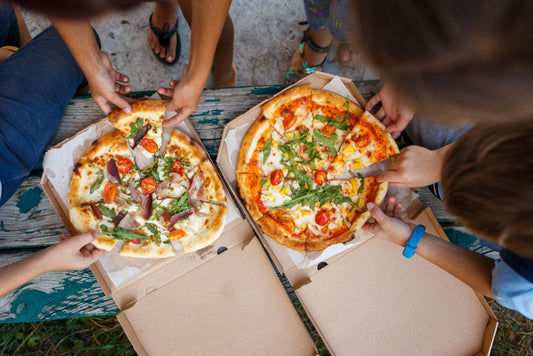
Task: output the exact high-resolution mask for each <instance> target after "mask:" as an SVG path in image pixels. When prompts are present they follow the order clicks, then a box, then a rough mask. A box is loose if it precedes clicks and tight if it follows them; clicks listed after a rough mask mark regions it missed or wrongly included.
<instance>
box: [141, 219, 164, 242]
mask: <svg viewBox="0 0 533 356" xmlns="http://www.w3.org/2000/svg"><path fill="white" fill-rule="evenodd" d="M144 226H146V228H147V229H148V231H150V232H151V233H152V234H153V235H154V242H155V243H158V244H159V243H161V234H160V233H159V230H157V227H156V226H155V225H154V224H152V223H146V224H144Z"/></svg>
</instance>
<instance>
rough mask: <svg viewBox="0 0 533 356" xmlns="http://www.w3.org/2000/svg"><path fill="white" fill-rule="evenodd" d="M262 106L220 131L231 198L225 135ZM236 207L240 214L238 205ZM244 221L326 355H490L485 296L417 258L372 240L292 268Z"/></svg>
mask: <svg viewBox="0 0 533 356" xmlns="http://www.w3.org/2000/svg"><path fill="white" fill-rule="evenodd" d="M332 78H333V76H331V75H329V74H325V73H315V74H313V75H311V76H308V77H306V78H305V79H303V80H302V81H300V82H298V83H296V84H295V85H303V84H310V85H311V86H312V87H313V88H314V89H321V88H322V87H324V86H325V85H326V84H327V83H328V82H329V81H330V80H331V79H332ZM343 82H344V83H345V84H346V85H347V87H348V88H349V90H350V91H351V92H352V94H353V96H354V97H355V98H357V99H358V100H359V102H360V103H362V104H363V105H364V102H365V101H364V99H363V98H362V97H361V95H360V93H359V91H358V90H357V89H356V88H355V86H354V85H353V83H352V82H351V81H350V80H349V79H345V78H344V79H343ZM261 104H262V103H261ZM261 104H258V105H257V106H255V107H253V108H252V109H250V110H249V111H248V112H246V113H245V114H243V115H241V116H239V117H238V118H236V119H235V120H233V121H231V122H230V123H228V125H226V128H225V129H224V133H223V136H222V140H221V146H220V149H219V154H218V157H217V164H218V166H219V168H220V170H221V172H222V174H223V176H224V178H225V179H226V181H227V182H228V185H229V187H230V189H231V190H232V192H233V194H235V195H237V188H236V177H235V171H234V169H233V168H232V165H231V164H230V157H229V155H228V151H227V147H226V143H225V137H226V136H227V135H228V131H230V130H231V129H234V128H236V127H239V126H241V125H242V124H244V123H249V122H252V121H254V120H255V119H257V117H258V116H259V115H260V106H261ZM238 202H239V203H240V205H241V208H243V209H244V210H245V208H244V205H243V204H242V201H240V200H238ZM408 213H409V214H410V215H409V216H411V218H412V219H413V220H412V221H414V222H416V223H419V224H424V225H425V226H426V227H427V231H428V232H429V233H432V234H435V235H437V236H441V237H443V238H446V235H445V234H444V232H443V231H442V229H441V227H440V225H439V224H438V222H437V220H436V219H435V217H434V216H433V214H432V213H431V211H430V210H429V209H428V208H424V207H423V206H422V205H421V204H420V202H419V201H416V202H415V203H414V204H413V205H412V206H411V207H409V209H408ZM248 218H249V219H250V216H249V215H248ZM250 221H251V222H252V225H253V226H254V230H255V231H256V232H257V234H258V236H259V237H260V238H261V240H262V241H263V245H264V246H265V248H266V249H267V250H268V252H269V254H270V256H271V258H272V259H273V261H275V263H276V265H277V267H278V268H279V269H280V271H282V272H283V273H285V275H286V276H287V278H288V280H289V281H290V282H291V284H292V285H293V286H294V287H295V289H296V293H297V294H298V297H299V298H300V300H301V302H302V304H303V306H304V307H305V309H306V311H307V313H308V315H309V316H310V318H311V320H312V321H313V323H314V325H315V327H316V329H317V330H318V331H319V333H320V334H321V336H322V338H323V340H324V341H325V343H326V345H327V346H328V349H329V351H330V352H331V353H332V354H339V355H347V354H358V355H365V354H369V355H370V354H372V355H375V354H409V355H414V354H415V355H472V354H476V353H481V354H485V355H486V354H489V353H490V348H491V345H492V341H493V339H494V334H495V329H496V326H497V321H496V318H495V316H494V314H493V313H492V311H491V310H490V307H489V306H488V304H487V303H486V301H485V300H484V298H483V297H481V296H480V295H478V294H476V293H475V292H474V291H473V290H472V289H471V288H470V287H468V286H467V285H465V284H464V283H462V282H461V281H459V280H457V279H456V278H454V277H452V276H451V275H450V274H448V273H447V272H445V271H443V270H441V269H439V268H437V267H436V266H434V265H432V264H431V263H429V262H427V261H426V260H424V259H422V258H419V257H418V256H415V258H413V259H412V260H407V259H405V258H404V257H403V256H402V254H401V250H402V249H401V248H400V247H398V246H396V245H394V244H392V243H389V242H387V241H383V240H379V239H372V240H370V241H368V242H366V243H365V244H363V245H361V246H359V247H356V248H353V249H351V250H348V251H346V252H344V253H341V254H339V255H336V256H334V257H332V258H330V259H328V260H327V261H326V263H325V264H320V266H321V267H322V268H318V267H317V266H315V267H310V268H306V269H298V268H296V267H295V265H294V262H293V261H292V259H291V258H290V257H289V256H288V254H287V251H288V249H287V248H286V247H284V246H282V245H280V244H278V243H277V242H275V241H274V240H272V239H269V238H267V237H264V236H263V235H262V233H261V231H260V230H259V228H258V227H257V225H256V224H255V223H253V220H252V219H250ZM323 266H326V267H325V268H324V267H323Z"/></svg>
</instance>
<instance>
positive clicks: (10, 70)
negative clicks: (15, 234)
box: [0, 6, 87, 205]
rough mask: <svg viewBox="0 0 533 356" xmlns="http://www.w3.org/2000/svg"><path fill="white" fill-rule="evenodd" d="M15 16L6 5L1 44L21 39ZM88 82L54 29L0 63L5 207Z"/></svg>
mask: <svg viewBox="0 0 533 356" xmlns="http://www.w3.org/2000/svg"><path fill="white" fill-rule="evenodd" d="M12 13H13V11H12V9H11V8H5V6H0V40H6V41H7V39H10V40H13V39H15V40H17V39H18V29H17V26H16V20H15V27H14V28H13V26H12V19H13V18H14V14H13V15H11V14H12ZM6 18H7V19H8V21H4V19H6ZM9 31H16V34H13V33H9ZM7 43H8V42H5V43H0V46H4V45H6V44H7ZM17 44H18V43H16V44H15V43H11V45H17ZM86 84H87V82H86V80H85V77H84V75H83V72H82V71H81V69H80V68H79V66H78V65H77V63H76V61H75V60H74V58H73V57H72V55H71V53H70V51H69V50H68V48H67V47H66V45H65V43H64V42H63V40H62V39H61V37H60V36H59V34H58V33H57V31H56V30H55V29H54V28H53V27H49V28H47V29H46V30H44V31H43V32H42V33H40V34H39V35H38V36H37V37H35V38H34V39H33V40H31V41H30V42H29V43H27V44H26V45H25V46H24V47H22V48H21V49H20V50H19V51H17V52H15V53H14V54H13V55H11V56H10V57H9V58H8V59H6V60H5V61H3V62H0V183H1V185H2V195H1V196H0V205H2V204H4V203H5V202H6V201H7V200H8V199H9V198H10V197H11V196H12V195H13V193H14V192H15V191H16V190H17V188H18V187H19V186H20V184H21V183H22V181H23V180H24V179H25V178H26V177H27V176H28V175H29V173H30V172H31V170H32V169H33V167H34V166H35V164H36V163H37V162H38V160H39V159H40V157H41V156H42V154H43V151H44V149H45V148H46V146H47V144H48V142H50V140H51V139H52V137H53V135H54V133H55V132H56V130H57V127H58V125H59V123H60V121H61V118H62V116H63V113H64V111H65V108H66V107H67V105H68V103H69V101H70V99H71V98H72V97H73V96H74V94H75V93H76V90H77V89H78V88H79V87H82V86H84V85H86Z"/></svg>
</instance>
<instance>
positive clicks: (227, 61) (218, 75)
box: [179, 0, 237, 87]
mask: <svg viewBox="0 0 533 356" xmlns="http://www.w3.org/2000/svg"><path fill="white" fill-rule="evenodd" d="M179 5H180V8H181V12H182V13H183V16H184V17H185V19H186V20H187V22H188V23H189V27H190V26H191V23H192V8H191V0H180V1H179ZM233 38H234V31H233V21H232V20H231V17H230V15H229V14H228V16H227V17H226V22H225V23H224V27H223V28H222V33H221V34H220V38H219V40H218V44H217V48H216V51H215V56H214V58H213V86H215V87H229V86H236V85H237V68H236V67H235V65H234V64H233Z"/></svg>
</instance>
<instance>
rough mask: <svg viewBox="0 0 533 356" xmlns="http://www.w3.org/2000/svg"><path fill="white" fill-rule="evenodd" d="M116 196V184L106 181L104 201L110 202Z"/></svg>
mask: <svg viewBox="0 0 533 356" xmlns="http://www.w3.org/2000/svg"><path fill="white" fill-rule="evenodd" d="M117 196H118V185H116V184H113V183H111V182H107V183H106V185H105V187H104V199H105V201H106V202H108V203H109V202H112V201H115V199H117Z"/></svg>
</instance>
